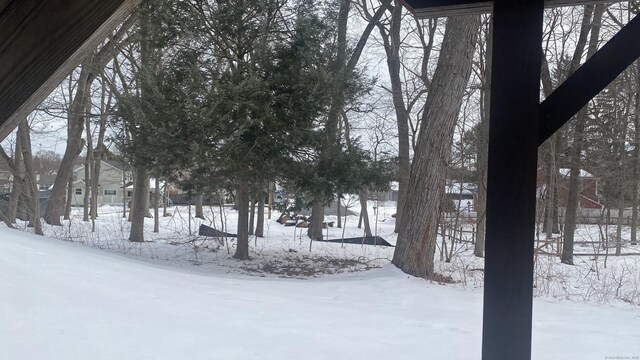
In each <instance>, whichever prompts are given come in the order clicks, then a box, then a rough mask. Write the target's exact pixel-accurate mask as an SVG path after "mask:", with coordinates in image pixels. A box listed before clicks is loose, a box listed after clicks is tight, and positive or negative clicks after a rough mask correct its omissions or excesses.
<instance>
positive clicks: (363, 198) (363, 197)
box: [358, 191, 372, 237]
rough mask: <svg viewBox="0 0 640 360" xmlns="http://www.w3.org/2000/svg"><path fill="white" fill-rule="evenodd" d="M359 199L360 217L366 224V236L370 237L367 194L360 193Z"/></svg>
mask: <svg viewBox="0 0 640 360" xmlns="http://www.w3.org/2000/svg"><path fill="white" fill-rule="evenodd" d="M358 199H359V200H360V215H362V220H363V222H364V236H367V237H370V236H372V235H371V225H370V224H369V207H368V206H367V193H366V192H364V191H360V192H359V193H358Z"/></svg>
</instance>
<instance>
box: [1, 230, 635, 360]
mask: <svg viewBox="0 0 640 360" xmlns="http://www.w3.org/2000/svg"><path fill="white" fill-rule="evenodd" d="M0 274H2V275H1V279H2V280H1V281H0V359H71V360H74V359H477V358H479V356H480V341H481V321H482V316H481V307H482V294H481V292H479V291H471V290H464V289H462V288H461V287H458V286H442V285H435V284H430V283H427V282H425V281H422V280H419V279H415V278H411V277H408V276H406V275H405V274H403V273H401V272H399V271H397V270H396V269H394V268H392V267H386V268H383V269H379V270H373V271H369V272H366V273H358V274H352V275H340V276H336V277H325V278H320V279H311V280H290V279H277V278H258V277H250V276H245V275H239V274H225V273H219V274H216V275H203V274H198V273H192V272H188V271H185V270H176V269H173V268H169V267H162V266H159V265H154V264H149V263H143V262H138V261H136V260H133V259H129V258H125V257H121V256H118V255H114V254H110V253H105V252H101V251H100V250H95V249H90V248H86V247H82V246H79V245H75V244H70V243H64V242H61V241H58V240H51V239H47V238H42V237H36V236H33V235H30V234H27V233H23V232H19V231H14V230H9V229H6V228H0ZM534 314H535V328H534V358H537V359H605V357H606V356H609V357H612V356H623V357H624V356H627V357H628V358H630V359H633V358H634V357H635V358H636V359H637V357H638V356H640V341H639V340H638V339H640V310H637V309H636V310H634V309H631V308H628V307H622V306H615V307H614V306H602V305H600V306H595V305H590V304H583V303H569V302H565V303H551V302H546V301H544V300H540V299H536V303H535V310H534Z"/></svg>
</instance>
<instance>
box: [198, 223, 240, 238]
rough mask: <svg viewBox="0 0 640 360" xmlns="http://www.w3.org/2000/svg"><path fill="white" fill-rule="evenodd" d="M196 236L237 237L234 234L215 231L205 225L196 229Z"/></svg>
mask: <svg viewBox="0 0 640 360" xmlns="http://www.w3.org/2000/svg"><path fill="white" fill-rule="evenodd" d="M198 235H200V236H210V237H225V236H226V237H238V235H236V234H229V233H226V232H223V231H220V230H216V229H214V228H212V227H209V226H207V225H200V228H199V229H198Z"/></svg>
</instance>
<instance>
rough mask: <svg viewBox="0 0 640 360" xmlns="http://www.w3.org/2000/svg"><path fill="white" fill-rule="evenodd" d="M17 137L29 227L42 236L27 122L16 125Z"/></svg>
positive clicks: (38, 198)
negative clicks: (20, 151) (19, 139)
mask: <svg viewBox="0 0 640 360" xmlns="http://www.w3.org/2000/svg"><path fill="white" fill-rule="evenodd" d="M18 135H19V136H20V138H21V140H22V146H21V147H22V159H23V160H24V169H25V180H26V181H25V182H24V184H25V190H26V191H27V194H28V198H29V199H30V201H29V202H30V204H31V211H30V216H29V225H30V226H33V227H34V231H35V233H36V234H37V235H44V233H43V232H42V223H41V222H40V197H39V196H38V184H37V182H36V173H35V171H34V170H33V156H32V154H31V136H30V135H29V124H28V123H27V120H26V119H25V120H23V121H22V122H21V123H20V125H18Z"/></svg>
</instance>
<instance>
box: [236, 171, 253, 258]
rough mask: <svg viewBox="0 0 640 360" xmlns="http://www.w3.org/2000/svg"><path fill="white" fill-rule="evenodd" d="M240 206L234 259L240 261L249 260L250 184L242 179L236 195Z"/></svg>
mask: <svg viewBox="0 0 640 360" xmlns="http://www.w3.org/2000/svg"><path fill="white" fill-rule="evenodd" d="M236 202H237V204H238V205H237V206H238V238H237V244H236V252H235V254H233V257H234V258H235V259H238V260H248V259H249V231H248V230H249V182H248V181H247V180H245V179H241V180H240V181H239V183H238V193H237V194H236Z"/></svg>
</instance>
